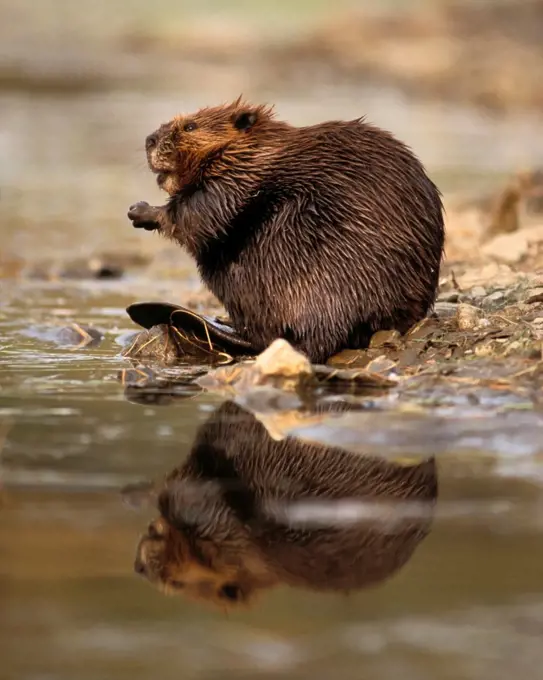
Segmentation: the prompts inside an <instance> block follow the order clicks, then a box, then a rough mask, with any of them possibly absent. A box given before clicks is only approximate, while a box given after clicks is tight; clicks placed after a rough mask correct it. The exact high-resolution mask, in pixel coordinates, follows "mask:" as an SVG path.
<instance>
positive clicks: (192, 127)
mask: <svg viewBox="0 0 543 680" xmlns="http://www.w3.org/2000/svg"><path fill="white" fill-rule="evenodd" d="M197 127H198V126H197V125H196V123H195V122H194V121H191V122H190V123H185V125H183V130H184V131H185V132H192V131H193V130H196V128H197Z"/></svg>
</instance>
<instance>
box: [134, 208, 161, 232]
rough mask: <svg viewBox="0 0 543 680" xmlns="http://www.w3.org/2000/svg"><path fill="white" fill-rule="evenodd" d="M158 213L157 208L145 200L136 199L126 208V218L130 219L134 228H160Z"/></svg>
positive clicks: (151, 229)
mask: <svg viewBox="0 0 543 680" xmlns="http://www.w3.org/2000/svg"><path fill="white" fill-rule="evenodd" d="M158 213H159V210H158V208H155V207H153V206H152V205H149V203H147V202H146V201H138V203H134V205H131V206H130V208H129V209H128V219H129V220H131V222H132V226H133V227H136V229H145V230H146V231H154V230H155V229H160V222H159V221H158Z"/></svg>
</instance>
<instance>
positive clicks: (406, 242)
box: [128, 99, 444, 362]
mask: <svg viewBox="0 0 543 680" xmlns="http://www.w3.org/2000/svg"><path fill="white" fill-rule="evenodd" d="M145 146H146V153H147V159H148V164H149V167H150V169H151V170H152V171H153V172H154V173H156V175H157V182H158V185H159V187H161V188H162V189H164V190H165V191H166V192H167V193H168V194H169V200H168V201H167V203H166V204H165V205H164V206H161V207H156V206H150V205H149V204H148V203H146V202H144V201H140V202H139V203H136V204H134V205H133V206H131V208H130V210H129V212H128V217H129V218H130V220H131V221H132V223H133V225H134V226H135V227H138V228H144V229H147V230H158V231H159V232H161V233H162V234H164V235H165V236H167V237H169V238H171V239H173V240H174V241H176V242H178V243H179V244H180V245H181V246H183V247H184V248H185V249H186V250H187V251H188V252H189V253H190V254H191V255H192V257H193V258H194V259H195V261H196V264H197V266H198V270H199V272H200V275H201V277H202V279H203V281H204V283H205V284H206V285H207V287H208V288H209V289H210V290H211V292H212V293H213V294H214V295H215V296H216V297H217V298H218V299H219V301H220V302H221V303H222V304H223V305H224V307H225V309H226V311H227V312H228V314H229V316H230V319H231V321H232V324H233V326H234V327H235V329H236V330H237V332H238V333H239V334H240V336H241V337H242V338H244V339H245V340H246V341H248V342H250V343H251V345H253V346H254V348H255V350H256V351H262V350H264V349H265V348H266V347H267V346H268V345H269V344H270V343H271V342H272V341H273V340H274V339H276V338H284V339H285V340H288V341H289V342H290V343H291V344H292V345H294V346H295V347H296V348H297V349H300V350H301V351H303V352H305V353H306V354H307V355H308V356H309V358H310V359H311V360H312V361H313V362H324V361H325V360H326V359H328V358H329V357H330V356H331V355H333V354H335V353H337V352H338V351H340V350H341V349H344V348H361V347H365V346H367V344H368V342H369V339H370V337H371V335H372V334H373V333H374V332H375V331H377V330H382V329H397V330H398V331H400V332H401V333H404V332H406V331H407V330H408V329H409V328H410V327H411V326H412V325H413V324H415V323H416V322H418V321H420V320H421V319H422V318H423V317H424V316H425V315H426V314H427V313H428V311H429V310H430V309H431V307H432V305H433V303H434V300H435V295H436V289H437V285H438V280H439V270H440V264H441V260H442V255H443V245H444V225H443V206H442V200H441V193H440V191H439V190H438V188H437V187H436V186H435V184H434V183H433V182H432V181H431V180H430V178H429V177H428V176H427V174H426V171H425V169H424V167H423V165H422V163H421V162H420V161H419V160H418V159H417V157H416V156H415V155H414V153H413V152H412V151H411V150H410V148H409V147H408V146H406V145H405V144H404V143H402V142H401V141H399V140H398V139H396V138H395V137H394V136H393V135H392V134H391V133H389V132H387V131H384V130H382V129H380V128H378V127H375V126H374V125H371V124H369V123H367V122H365V120H364V119H363V118H359V119H356V120H351V121H330V122H325V123H321V124H318V125H311V126H306V127H295V126H293V125H290V124H288V123H286V122H283V121H280V120H277V119H276V118H275V116H274V114H273V110H272V108H270V107H267V106H264V105H252V104H248V103H246V102H244V101H242V100H241V99H238V100H236V101H235V102H233V103H231V104H228V105H223V106H217V107H208V108H203V109H201V110H199V111H198V112H196V113H194V114H193V115H189V116H178V117H175V118H173V120H171V121H170V122H168V123H165V124H163V125H161V127H159V128H158V129H157V130H156V131H155V132H153V133H152V134H150V135H149V136H148V137H147V139H146V143H145Z"/></svg>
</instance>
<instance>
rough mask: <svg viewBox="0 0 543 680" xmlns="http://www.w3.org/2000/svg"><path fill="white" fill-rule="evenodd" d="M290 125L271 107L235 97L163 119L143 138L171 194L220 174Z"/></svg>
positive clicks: (154, 168)
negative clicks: (282, 120) (157, 126)
mask: <svg viewBox="0 0 543 680" xmlns="http://www.w3.org/2000/svg"><path fill="white" fill-rule="evenodd" d="M287 127H289V126H288V125H287V124H285V123H280V122H277V121H274V120H273V113H272V109H271V108H269V107H267V106H264V105H259V106H252V105H250V104H246V103H244V102H243V101H242V100H241V99H237V100H236V101H234V102H233V103H231V104H228V105H225V106H216V107H206V108H203V109H200V110H199V111H197V112H196V113H194V114H191V115H180V116H176V117H175V118H173V120H171V121H170V122H168V123H164V124H163V125H161V126H160V127H159V128H158V129H157V130H155V131H154V132H152V133H151V134H150V135H149V136H148V137H147V139H146V140H145V149H146V152H147V162H148V164H149V167H150V169H151V170H152V172H154V173H155V174H156V175H157V183H158V185H159V187H160V188H162V189H164V190H165V191H166V192H167V193H168V194H170V196H173V195H174V194H177V193H179V192H181V191H182V190H183V189H185V188H196V187H198V186H199V185H200V184H202V183H203V182H204V181H205V180H206V179H211V178H213V177H214V176H218V175H221V174H223V172H224V170H225V169H226V168H228V167H231V165H232V161H233V160H234V159H237V161H238V162H239V159H240V157H242V156H243V154H244V153H249V154H250V152H251V151H256V150H257V149H258V148H263V147H266V146H267V145H269V144H270V143H271V141H272V139H273V132H274V131H278V130H284V129H285V128H287Z"/></svg>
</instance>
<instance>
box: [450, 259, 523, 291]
mask: <svg viewBox="0 0 543 680" xmlns="http://www.w3.org/2000/svg"><path fill="white" fill-rule="evenodd" d="M522 277H523V274H520V273H517V272H514V271H513V270H512V269H511V267H509V266H508V265H506V264H500V263H498V262H491V263H489V264H487V265H485V266H484V267H481V268H480V269H479V268H473V269H472V268H470V269H468V271H466V272H465V273H464V274H462V275H461V276H459V277H458V279H457V281H458V285H459V286H460V288H461V289H462V290H468V289H471V288H473V287H474V286H486V285H488V284H489V283H490V284H492V286H493V287H494V288H497V287H498V286H500V287H501V288H507V287H508V286H510V285H512V284H513V283H516V282H517V281H518V280H519V279H520V278H522Z"/></svg>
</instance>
